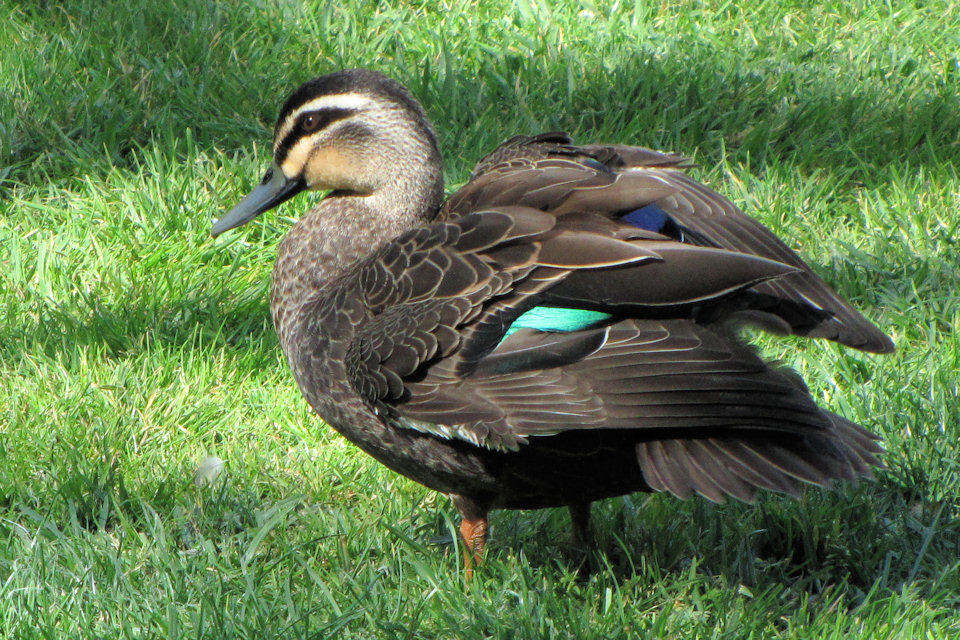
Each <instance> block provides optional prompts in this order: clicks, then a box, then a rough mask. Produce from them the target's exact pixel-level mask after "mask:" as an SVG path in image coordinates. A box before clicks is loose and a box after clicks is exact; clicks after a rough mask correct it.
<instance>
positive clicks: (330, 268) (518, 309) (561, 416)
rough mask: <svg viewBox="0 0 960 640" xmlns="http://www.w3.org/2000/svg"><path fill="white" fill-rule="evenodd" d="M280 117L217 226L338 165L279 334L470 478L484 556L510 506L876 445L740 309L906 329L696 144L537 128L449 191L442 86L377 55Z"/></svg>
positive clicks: (419, 471) (335, 396)
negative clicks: (672, 149)
mask: <svg viewBox="0 0 960 640" xmlns="http://www.w3.org/2000/svg"><path fill="white" fill-rule="evenodd" d="M318 122H319V123H321V124H322V126H319V125H318ZM276 131H277V135H278V138H277V140H276V141H275V147H274V153H275V161H274V166H273V168H272V169H271V170H270V171H269V172H268V174H267V176H265V178H264V181H263V183H262V184H261V186H259V187H257V189H256V190H255V191H254V192H253V193H251V195H250V196H248V197H247V198H246V199H245V200H244V201H243V202H242V203H241V204H240V205H238V206H237V207H236V208H235V209H234V210H233V211H231V212H230V213H229V214H227V216H225V217H224V218H223V219H222V220H221V221H219V222H218V223H217V224H216V225H215V227H214V232H215V234H216V233H221V232H223V231H225V230H227V229H229V228H231V227H233V226H237V225H239V224H243V223H244V222H246V221H248V220H249V219H251V218H252V217H254V216H255V215H257V214H259V213H260V212H262V211H264V210H266V209H268V208H271V207H272V206H276V205H277V204H279V203H280V202H282V201H283V200H285V199H286V198H289V197H291V196H292V195H294V194H295V193H296V192H298V191H300V190H302V189H307V188H332V189H334V190H335V191H334V192H333V193H331V194H330V196H328V197H327V198H326V199H325V200H323V201H322V202H321V203H320V205H319V206H318V207H317V208H316V209H314V210H313V211H311V212H310V213H308V214H307V215H306V216H305V217H304V218H302V219H301V220H300V221H299V222H297V224H296V225H295V226H294V228H293V230H292V231H291V232H290V233H289V234H288V235H287V237H286V238H285V239H284V240H283V242H282V243H281V246H280V251H279V257H278V259H277V264H276V268H275V271H274V282H273V297H272V305H271V306H272V310H273V317H274V322H275V325H276V327H277V331H278V334H279V336H280V341H281V345H282V347H283V350H284V353H285V354H286V356H287V360H288V362H289V364H290V367H291V369H292V370H293V373H294V377H295V379H296V381H297V384H298V385H299V387H300V389H301V391H302V392H303V394H304V396H305V397H306V399H307V400H308V402H309V403H310V404H311V405H312V406H313V407H314V409H315V410H316V411H317V412H318V413H319V414H320V415H321V416H322V417H323V418H324V419H325V420H326V421H327V423H328V424H330V425H331V426H333V427H334V428H335V429H337V430H338V431H339V432H340V433H342V434H343V435H344V436H345V437H346V438H348V439H349V440H350V441H351V442H353V443H355V444H356V445H357V446H359V447H360V448H361V449H363V450H364V451H366V452H367V453H369V454H370V455H372V456H373V457H375V458H376V459H377V460H379V461H380V462H382V463H384V464H385V465H387V466H388V467H390V468H392V469H394V470H395V471H397V472H399V473H402V474H404V475H406V476H408V477H410V478H412V479H414V480H416V481H418V482H421V483H423V484H424V485H426V486H428V487H430V488H432V489H435V490H437V491H442V492H445V493H447V494H450V495H451V496H452V497H453V498H454V503H455V504H456V506H457V508H458V509H459V510H460V511H461V513H462V514H464V525H463V527H462V531H463V534H464V537H465V543H466V545H467V549H468V555H467V558H468V560H470V564H469V566H470V567H472V559H473V555H474V554H475V555H477V556H479V553H480V552H481V551H482V549H483V546H484V543H485V536H486V531H487V524H486V514H487V512H488V511H489V510H490V509H494V508H539V507H550V506H564V505H568V506H571V509H572V514H573V516H574V524H575V532H576V533H577V534H578V536H579V537H581V538H583V537H585V536H586V535H587V533H586V532H587V531H588V527H589V522H588V514H589V504H590V503H591V502H592V501H595V500H599V499H602V498H606V497H611V496H616V495H622V494H625V493H630V492H634V491H649V490H656V491H668V492H670V493H672V494H674V495H676V496H678V497H681V498H686V497H689V496H691V495H693V494H694V493H696V494H700V495H702V496H704V497H706V498H708V499H710V500H714V501H723V500H724V499H726V497H727V496H732V497H735V498H737V499H740V500H745V501H751V500H753V498H754V496H755V495H756V492H757V491H758V490H760V489H767V490H771V491H781V492H787V493H791V494H796V493H797V491H798V490H799V488H800V486H801V485H802V484H804V483H806V484H816V485H822V486H826V485H827V484H829V483H830V481H831V480H834V479H853V478H856V477H858V476H867V475H869V474H870V467H871V466H874V465H876V464H878V461H877V454H878V453H879V452H880V451H881V449H880V447H879V446H878V444H877V438H876V436H874V435H873V434H871V433H869V432H868V431H866V430H864V429H863V428H862V427H859V426H858V425H855V424H853V423H852V422H849V421H847V420H845V419H843V418H841V417H840V416H837V415H834V414H832V413H829V412H827V411H824V410H822V409H820V408H819V407H818V406H817V405H816V404H815V403H814V402H813V400H812V399H811V398H810V395H809V393H808V392H807V389H806V387H805V386H804V385H803V383H802V382H801V381H800V380H799V378H798V377H797V376H796V375H795V374H793V373H792V372H789V371H786V370H783V369H780V368H777V367H773V366H770V365H769V364H767V363H765V362H763V361H762V360H761V359H760V358H758V357H757V355H756V354H755V353H754V352H753V351H752V350H751V349H749V348H747V347H746V346H744V345H743V344H742V343H741V342H740V341H739V340H738V339H737V337H736V336H735V334H734V333H733V331H732V329H731V328H730V327H731V326H732V325H733V324H734V323H743V322H749V323H753V324H756V325H757V326H760V327H762V328H765V329H769V330H773V331H776V332H779V333H784V334H799V335H806V336H811V337H822V338H827V339H830V340H835V341H837V342H839V343H841V344H845V345H848V346H851V347H854V348H858V349H862V350H865V351H874V352H880V353H882V352H888V351H891V350H892V344H891V342H890V340H889V339H888V338H887V337H886V336H885V335H884V334H883V333H882V332H880V331H879V330H878V329H877V328H876V327H874V326H873V325H872V324H871V323H870V322H869V321H868V320H866V319H865V318H864V317H863V316H861V315H860V314H859V313H858V312H857V311H856V310H854V309H853V308H852V307H850V305H849V304H848V303H847V302H846V301H844V300H843V299H842V298H840V297H839V296H838V295H837V294H836V293H835V292H834V291H832V290H831V289H830V287H829V286H827V285H826V284H825V283H824V281H823V280H822V279H821V278H819V277H818V276H817V275H816V274H814V273H813V272H812V271H811V270H810V268H809V267H808V266H807V265H806V264H805V263H804V262H803V261H802V260H801V259H800V258H799V257H798V256H797V255H796V254H795V253H794V252H793V251H791V250H790V249H789V248H788V247H787V246H786V245H785V244H784V243H783V242H782V241H780V240H779V239H778V238H776V237H775V236H774V235H773V234H772V233H771V232H770V231H769V230H768V229H766V228H765V227H764V226H762V225H761V224H760V223H758V222H756V221H755V220H753V219H752V218H750V217H748V216H746V215H744V214H743V213H742V212H741V211H740V210H739V209H737V208H736V207H735V206H734V205H733V204H732V203H730V202H729V201H728V200H726V199H725V198H723V197H722V196H720V195H719V194H717V193H715V192H714V191H712V190H710V189H709V188H707V187H705V186H703V185H701V184H699V183H697V182H695V181H693V180H692V179H690V178H689V177H688V176H687V175H686V173H685V172H684V167H685V166H686V162H685V160H684V159H683V158H682V157H680V156H677V155H674V154H666V153H660V152H657V151H651V150H649V149H644V148H640V147H629V146H623V145H585V146H576V145H574V144H573V143H572V142H571V141H570V139H569V138H568V137H567V136H566V135H565V134H562V133H548V134H542V135H539V136H532V137H526V136H518V137H515V138H512V139H511V140H509V141H507V142H506V143H504V144H503V145H502V146H501V147H499V148H498V149H496V150H495V151H493V152H492V153H491V154H490V155H488V156H487V157H485V158H483V159H482V160H481V161H480V162H479V163H478V165H477V167H476V169H475V170H474V172H473V174H472V175H471V179H470V181H469V182H468V183H467V184H466V185H465V186H464V187H463V188H461V189H460V190H459V191H457V192H456V193H454V194H453V195H452V196H450V198H449V199H448V200H447V201H446V202H445V203H443V204H442V205H441V201H440V197H441V196H440V194H442V178H441V176H442V171H441V165H440V156H439V151H438V150H437V146H436V138H435V136H434V134H433V131H432V129H431V128H430V125H429V123H428V122H427V120H426V116H425V114H424V112H423V110H422V108H421V107H420V106H419V104H418V103H417V102H416V101H415V100H414V99H413V97H412V96H411V95H410V94H409V92H407V91H406V90H405V89H404V88H403V87H401V86H400V85H399V84H397V83H395V82H394V81H392V80H390V79H388V78H385V77H384V76H382V75H380V74H377V73H374V72H370V71H364V70H351V71H344V72H339V73H336V74H331V75H329V76H323V77H321V78H318V79H316V80H314V81H312V82H310V83H308V84H307V85H304V87H301V88H300V89H299V90H298V91H297V92H296V93H295V94H294V95H293V96H292V97H291V98H290V99H289V100H288V101H287V103H286V104H285V105H284V108H283V110H282V113H281V117H280V119H279V121H278V124H277V129H276ZM544 318H547V320H544ZM549 318H553V319H552V320H550V319H549ZM538 323H539V324H538ZM551 323H552V324H551ZM471 570H472V569H471Z"/></svg>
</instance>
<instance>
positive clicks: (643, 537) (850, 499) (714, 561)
mask: <svg viewBox="0 0 960 640" xmlns="http://www.w3.org/2000/svg"><path fill="white" fill-rule="evenodd" d="M921 482H922V481H921ZM920 491H921V490H920V489H918V488H917V487H916V486H914V487H907V486H904V485H902V484H898V483H897V482H894V481H892V480H891V479H890V478H889V477H886V476H884V477H883V478H881V479H880V480H879V481H877V482H874V483H861V484H860V485H859V486H844V487H840V488H839V489H838V490H836V491H818V490H810V491H808V492H806V493H805V494H804V495H803V496H802V497H801V498H800V499H799V500H793V499H789V498H783V497H779V496H765V497H764V498H763V499H761V502H760V503H759V504H758V505H756V506H749V505H743V504H740V503H734V504H728V505H723V506H717V505H713V504H711V503H709V502H707V501H705V500H702V499H699V498H697V499H693V500H691V501H687V502H681V501H678V500H675V499H673V498H671V497H667V496H663V495H655V496H649V495H644V494H634V495H632V496H630V497H626V498H619V499H613V500H609V501H606V503H603V504H599V505H595V507H594V528H595V531H596V532H597V535H596V545H597V546H596V548H595V550H594V553H593V556H592V557H588V558H587V559H586V560H585V559H584V556H583V554H582V551H581V550H579V549H576V548H574V547H572V546H571V543H570V542H569V533H568V520H567V515H566V513H565V510H546V511H543V512H524V513H521V514H517V513H515V512H511V513H504V514H501V515H500V516H499V517H498V518H497V521H496V522H495V524H497V525H499V527H498V529H497V531H496V538H497V542H496V543H495V544H494V547H493V549H492V553H494V554H506V553H510V554H520V553H523V555H525V556H526V557H527V558H528V560H529V562H530V564H531V565H532V566H534V567H536V568H538V569H539V570H543V571H549V570H551V569H560V570H561V571H563V572H580V573H581V574H584V573H585V572H584V567H585V566H592V571H593V572H596V571H600V572H604V573H607V572H609V573H610V574H612V576H613V577H615V578H616V579H618V580H624V579H630V578H632V577H634V576H638V575H647V574H650V573H653V574H656V575H659V574H675V575H680V574H684V573H688V572H689V571H691V567H692V566H695V567H696V571H697V572H698V573H702V574H706V575H709V576H713V577H715V578H718V579H721V580H722V581H724V582H725V583H727V584H731V585H737V584H743V585H746V586H747V587H749V588H750V589H761V590H762V589H764V588H767V587H784V586H785V587H787V588H788V590H789V591H791V592H792V593H794V594H795V595H796V596H798V597H799V596H800V595H802V594H808V595H812V596H816V595H819V594H822V593H824V592H826V591H828V590H831V591H834V592H837V591H839V592H842V593H846V594H847V595H848V596H850V597H851V598H852V601H853V603H854V604H856V603H857V602H858V601H860V600H862V599H863V598H864V597H866V594H867V593H871V592H872V593H874V594H877V593H879V594H883V593H898V592H900V591H901V590H903V589H904V588H907V587H913V588H917V589H919V591H920V593H921V595H927V594H933V593H934V592H936V593H937V594H938V597H943V596H944V595H945V594H946V595H947V598H948V599H949V600H951V601H953V602H960V562H958V560H957V558H958V553H960V501H956V500H951V501H940V502H934V501H930V500H929V499H926V498H924V497H923V496H921V495H919V493H920ZM637 505H641V506H639V508H638V506H637ZM531 524H534V526H533V527H532V528H531V527H530V525H531ZM585 563H586V564H585Z"/></svg>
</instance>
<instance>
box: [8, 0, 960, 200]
mask: <svg viewBox="0 0 960 640" xmlns="http://www.w3.org/2000/svg"><path fill="white" fill-rule="evenodd" d="M24 15H25V16H26V18H25V19H26V20H27V22H29V23H30V25H31V27H32V28H33V29H34V30H36V31H38V32H41V33H44V32H46V31H50V32H53V33H58V34H59V35H60V36H61V37H62V41H61V42H60V43H59V44H48V45H47V46H48V48H49V55H50V57H52V58H54V61H55V60H56V58H57V56H61V57H64V58H66V57H67V56H70V55H73V56H74V57H76V59H77V60H76V61H72V62H71V63H70V64H64V65H60V66H59V67H58V71H57V72H55V73H53V74H49V73H46V72H44V73H40V71H42V70H43V69H46V67H45V66H44V67H42V68H41V67H38V68H37V69H36V70H35V71H36V73H37V74H38V77H45V78H46V77H47V76H49V77H48V78H47V79H45V80H44V81H43V82H41V83H40V85H39V86H37V87H35V88H34V91H32V92H31V94H30V95H29V96H28V97H26V98H25V99H23V101H22V102H23V103H22V105H20V107H19V108H18V110H17V115H18V116H20V118H21V121H20V122H19V123H18V125H17V126H18V129H19V130H20V135H18V137H17V138H16V144H15V145H13V146H12V151H11V156H10V158H9V162H8V163H7V164H11V165H24V166H25V165H30V164H35V163H39V164H40V165H49V166H47V169H53V172H52V173H53V174H56V173H57V172H60V173H62V174H64V175H71V174H72V172H75V171H76V166H75V163H69V162H67V163H66V164H64V163H63V162H61V160H64V159H66V160H68V161H69V160H70V157H69V156H70V155H71V154H72V153H77V154H80V152H81V150H82V149H86V150H87V151H88V152H90V153H92V154H94V155H95V156H98V157H99V156H102V155H103V154H106V158H107V160H108V161H109V162H113V163H117V164H120V165H122V166H123V165H126V163H127V162H128V157H129V156H130V154H131V153H134V154H136V153H138V151H136V150H137V148H138V147H143V146H147V145H149V144H151V143H153V142H155V141H156V140H157V139H158V138H162V137H164V136H170V135H172V136H180V135H183V132H184V131H186V130H187V129H191V130H192V131H193V134H192V135H194V136H195V137H196V139H197V141H198V144H199V145H200V147H201V148H209V149H214V148H216V149H219V150H221V151H225V152H227V153H233V152H235V151H237V150H240V149H249V148H252V146H253V144H254V143H257V144H259V145H264V144H267V143H268V135H269V134H268V128H269V127H270V126H271V125H272V122H273V118H274V117H275V113H276V110H277V107H278V105H279V104H280V102H281V100H282V99H283V97H284V95H285V94H286V93H287V92H289V91H291V90H292V89H293V88H294V87H295V85H296V84H297V83H298V82H300V81H302V80H304V79H306V78H308V77H311V76H314V75H317V74H319V73H323V72H328V71H331V70H332V67H331V65H330V63H329V61H328V58H327V56H330V57H332V56H333V54H332V53H331V52H329V51H327V50H326V49H324V48H323V44H322V43H320V42H318V41H317V40H316V38H315V37H311V36H309V35H308V34H305V33H304V32H303V31H302V29H301V28H300V25H299V23H298V22H297V16H296V14H295V12H294V13H291V14H290V15H287V14H284V13H283V12H282V11H279V10H278V11H277V12H276V15H273V14H272V13H264V12H257V11H220V10H218V9H217V7H216V3H213V2H205V1H203V0H198V1H197V2H194V3H186V4H185V5H184V6H179V5H178V6H172V5H166V4H164V3H145V2H132V3H131V2H125V3H112V5H111V7H108V8H104V7H102V6H101V3H90V2H74V3H68V5H66V6H64V7H62V8H50V9H49V10H46V9H44V10H40V9H39V8H38V9H36V10H34V11H28V12H26V13H25V14H24ZM107 16H109V19H107ZM118 25H119V26H121V27H122V29H121V34H122V35H121V36H120V37H119V38H118V39H117V36H116V33H117V26H118ZM114 39H116V41H114ZM106 42H110V43H111V45H112V46H113V47H114V49H115V53H116V55H114V56H110V57H104V56H102V55H101V49H102V47H103V46H104V44H105V43H106ZM387 46H388V48H389V49H390V50H391V52H392V54H393V55H394V56H395V63H394V64H395V67H394V68H383V69H382V70H384V71H386V72H387V73H390V74H392V75H395V76H397V77H398V79H399V80H401V81H402V82H404V83H406V84H408V86H410V87H411V89H413V90H414V92H415V93H416V94H417V95H418V96H419V97H420V98H421V100H422V101H423V102H424V104H425V105H426V107H427V110H428V111H429V112H430V113H431V114H432V115H433V116H434V119H435V121H436V124H437V128H438V130H439V131H440V132H441V134H442V137H443V139H444V142H445V144H444V147H445V151H446V156H447V157H448V158H450V159H452V161H451V162H448V164H450V165H451V167H452V168H454V169H456V170H457V171H458V172H463V171H464V170H465V169H466V168H467V167H468V166H469V165H470V164H471V163H472V161H473V160H475V159H476V157H477V156H478V155H480V154H481V153H483V152H484V151H485V150H489V147H490V146H492V145H493V144H495V143H496V141H497V140H495V139H493V136H499V139H503V138H505V137H508V136H510V135H513V134H515V133H520V132H525V133H530V132H533V131H534V130H535V129H553V128H558V127H559V128H564V129H568V130H570V131H573V132H576V133H578V134H579V135H580V137H581V138H582V139H584V140H585V141H587V140H588V139H593V138H594V137H595V136H596V137H601V138H606V139H607V140H609V141H622V142H627V143H635V144H645V145H647V146H655V147H667V148H673V149H675V150H677V151H680V152H684V151H686V152H691V151H693V150H695V149H701V150H703V152H705V153H706V155H707V159H709V160H715V159H716V158H717V155H718V153H719V152H720V149H721V148H722V147H724V148H726V149H727V150H728V152H729V153H730V154H731V156H733V157H735V158H739V159H741V160H743V159H747V158H749V161H750V162H751V163H752V164H753V165H754V166H756V167H757V168H758V169H760V170H762V169H763V167H764V166H765V165H766V163H767V162H768V161H769V159H770V158H774V157H775V158H780V159H787V160H789V162H791V163H794V164H796V165H797V166H798V167H800V168H802V169H803V170H806V171H812V170H814V169H821V170H823V171H824V172H825V177H826V178H827V179H832V180H838V181H841V182H845V181H850V180H853V181H859V180H869V178H870V176H871V175H872V174H874V173H875V172H876V171H877V169H879V168H881V167H883V166H885V165H888V164H892V163H896V164H904V165H908V166H909V165H913V166H916V165H921V164H934V165H940V164H942V163H943V162H944V161H950V160H955V159H956V157H957V155H958V153H960V151H958V148H957V146H956V145H955V133H956V131H957V130H960V102H958V100H960V99H958V98H957V96H956V95H954V92H951V91H940V92H929V93H923V92H919V91H918V92H914V93H913V94H911V95H910V97H909V98H905V97H902V96H896V95H892V93H891V89H889V88H885V87H884V85H882V84H880V85H871V84H869V83H865V82H863V81H862V79H861V78H860V77H859V76H856V75H855V74H854V72H853V71H846V70H837V69H821V70H819V71H816V70H812V69H810V68H807V67H806V66H800V65H790V64H784V65H782V67H779V68H777V69H776V70H775V71H771V70H770V69H768V68H764V67H763V66H762V64H764V63H756V64H757V65H758V66H756V68H751V67H749V66H746V65H739V66H737V67H736V68H735V69H727V68H724V64H725V63H723V62H722V60H721V58H720V57H719V56H717V52H715V51H713V50H710V49H709V48H707V47H706V45H704V44H702V43H698V42H695V41H693V42H689V43H684V44H683V45H673V46H671V48H669V49H668V50H667V51H666V52H662V51H661V52H652V51H647V50H644V49H642V48H640V47H639V46H638V47H637V48H634V49H631V50H629V51H624V52H623V56H622V57H621V58H620V59H618V60H616V61H615V62H614V61H607V64H606V65H604V66H603V68H602V72H601V69H595V70H594V69H589V68H588V69H583V71H595V72H594V73H584V74H583V75H582V77H580V78H579V79H578V82H577V83H576V84H575V85H574V86H572V87H570V86H569V85H568V69H567V68H564V67H562V66H561V65H558V64H556V63H554V64H553V65H552V67H550V68H540V67H538V62H537V60H536V59H533V60H530V59H528V57H529V56H525V55H524V53H523V52H511V51H502V52H499V53H497V52H493V51H491V52H490V53H489V54H488V57H487V58H484V59H481V60H480V66H481V72H480V73H479V74H477V73H476V72H475V71H473V70H469V69H467V68H457V67H456V66H454V67H451V68H447V69H445V70H444V71H443V73H442V77H439V76H440V72H438V74H436V75H437V77H430V76H427V75H426V74H424V73H423V67H422V61H419V60H418V61H415V62H413V61H411V60H409V59H407V58H408V57H409V56H408V55H407V54H405V52H404V50H403V43H402V41H401V40H400V39H399V38H398V39H396V41H395V42H393V43H392V44H388V45H387ZM282 50H286V51H291V50H292V51H302V52H303V54H304V55H303V56H301V57H297V56H292V57H291V56H285V59H286V60H287V64H285V65H284V66H283V67H282V68H278V66H277V65H276V60H275V59H274V57H271V56H272V55H273V54H271V53H270V52H271V51H274V52H275V51H282ZM664 53H665V55H661V54H664ZM317 56H319V57H320V58H321V59H322V60H324V61H323V62H315V61H314V60H316V58H317ZM405 56H406V57H405ZM71 60H72V58H71ZM305 60H310V62H304V61H305ZM368 64H369V65H370V66H373V67H383V65H382V64H380V63H379V59H377V60H370V61H368ZM543 64H546V63H541V65H543ZM585 64H594V65H595V64H600V63H599V62H597V61H595V60H591V61H589V62H588V63H585ZM726 64H728V65H729V64H730V63H729V62H728V63H726ZM766 64H769V63H766ZM76 65H79V67H77V68H74V67H75V66H76ZM58 74H59V75H58ZM772 76H773V77H776V78H781V76H782V77H788V78H792V79H793V80H794V82H793V83H792V84H791V83H790V82H787V81H780V82H779V83H774V88H773V89H772V88H771V82H770V80H771V77H772ZM502 77H508V78H510V82H504V81H502V80H500V81H498V80H497V78H502ZM793 85H796V86H797V87H801V88H800V89H791V87H792V86H793ZM501 105H509V106H508V109H507V110H508V111H512V112H516V113H515V114H514V116H515V117H500V116H501V115H502V114H500V112H499V110H502V107H501ZM478 112H479V113H480V114H483V115H480V117H478ZM520 112H522V113H524V114H529V115H526V116H519V117H517V116H518V115H519V114H520ZM495 123H496V124H495ZM498 128H499V130H498ZM518 129H519V130H518ZM444 133H445V135H444ZM65 141H66V142H67V143H68V148H67V149H66V150H65V151H67V153H65V154H51V153H50V150H51V149H59V150H60V151H64V148H63V145H64V142H65ZM454 145H455V146H454ZM462 149H468V150H469V151H468V152H467V154H464V156H465V157H463V158H462V159H461V156H460V152H461V150H462ZM60 156H62V157H60ZM467 156H469V157H467ZM58 158H59V159H58ZM58 163H60V164H58ZM453 165H456V166H455V167H454V166H453ZM50 173H51V172H50V171H47V172H46V174H43V173H42V174H37V175H38V176H39V175H50Z"/></svg>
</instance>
